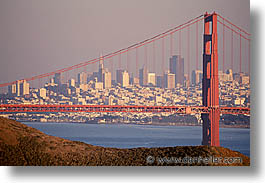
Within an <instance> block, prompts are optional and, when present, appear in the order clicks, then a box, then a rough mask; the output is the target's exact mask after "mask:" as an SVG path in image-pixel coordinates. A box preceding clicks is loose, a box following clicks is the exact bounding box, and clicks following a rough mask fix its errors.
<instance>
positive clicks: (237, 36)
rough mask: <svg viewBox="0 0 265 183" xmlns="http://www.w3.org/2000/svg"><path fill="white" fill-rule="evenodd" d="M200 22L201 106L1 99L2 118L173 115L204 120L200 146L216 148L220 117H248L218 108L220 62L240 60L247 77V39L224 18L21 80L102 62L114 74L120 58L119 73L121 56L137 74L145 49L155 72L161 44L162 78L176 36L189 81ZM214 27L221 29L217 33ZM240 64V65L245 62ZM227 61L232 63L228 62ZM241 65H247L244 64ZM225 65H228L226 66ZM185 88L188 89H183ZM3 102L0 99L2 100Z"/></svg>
mask: <svg viewBox="0 0 265 183" xmlns="http://www.w3.org/2000/svg"><path fill="white" fill-rule="evenodd" d="M200 22H203V27H204V33H203V41H202V43H203V45H202V46H203V54H202V57H203V58H202V60H203V62H202V70H203V77H202V106H189V105H185V106H138V105H123V106H120V105H59V104H34V105H33V104H6V103H5V102H4V101H5V99H4V98H2V100H1V104H0V112H1V113H5V112H124V113H126V112H128V113H134V112H137V113H163V112H167V113H177V114H198V113H199V114H201V117H202V120H203V139H202V144H203V145H211V146H219V145H220V142H219V120H220V114H246V115H250V108H249V107H244V106H239V107H231V106H220V104H219V101H220V95H219V78H218V75H219V72H218V71H219V66H220V65H219V63H218V56H220V55H222V64H221V65H222V67H221V68H222V70H223V71H225V67H226V68H231V69H232V70H233V69H234V67H235V61H237V60H239V71H238V72H239V73H243V67H242V65H243V66H244V68H245V71H244V72H246V73H248V74H249V75H250V42H251V38H250V36H251V35H250V34H249V33H248V32H247V31H245V30H243V29H242V28H240V27H239V26H237V25H235V24H233V23H232V22H231V21H229V20H228V19H226V18H224V17H223V16H221V15H219V14H217V13H215V12H214V13H212V14H208V13H205V14H203V15H200V16H198V17H196V18H194V19H191V20H189V21H187V22H185V23H184V24H181V25H179V26H176V27H174V28H172V29H170V30H167V31H165V32H163V33H161V34H158V35H156V36H154V37H152V38H149V39H146V40H144V41H141V42H138V43H136V44H133V45H131V46H128V47H126V48H123V49H120V50H118V51H115V52H112V53H109V54H106V55H103V56H101V57H99V58H95V59H91V60H88V61H86V62H82V63H79V64H76V65H73V66H71V67H67V68H63V69H59V70H56V71H53V72H49V73H45V74H40V75H37V76H33V77H29V78H25V79H23V80H25V81H28V82H30V81H31V82H33V81H36V80H38V81H40V79H42V78H49V77H50V76H53V75H54V74H56V73H67V72H70V71H72V70H77V69H80V68H86V67H87V66H89V65H91V64H94V63H97V62H100V60H102V59H103V60H104V62H109V64H110V67H111V68H112V70H113V58H116V57H117V58H118V65H119V68H121V56H122V55H124V54H125V53H126V54H127V66H126V67H127V70H129V68H130V63H132V60H134V61H135V68H136V71H137V70H138V67H139V50H140V49H141V48H143V52H144V57H143V58H144V59H143V60H144V62H145V65H146V66H147V65H148V64H147V62H148V51H147V50H148V48H149V50H150V49H152V50H153V55H152V60H153V63H152V65H153V67H155V66H156V63H155V61H156V59H157V58H156V57H157V55H156V52H158V49H157V47H158V43H160V44H161V45H160V48H161V50H160V54H161V60H162V64H161V70H162V72H164V70H165V60H166V56H165V54H166V53H165V52H166V49H165V47H166V45H165V39H166V38H169V45H168V47H169V55H170V56H173V55H174V52H175V50H174V43H175V42H174V41H173V37H174V36H176V34H177V33H178V35H177V36H178V43H177V44H175V47H176V48H178V55H180V56H181V55H182V51H183V50H184V49H185V50H186V57H185V58H186V61H185V64H186V65H187V67H186V68H187V73H188V74H187V80H189V77H190V66H191V63H190V62H191V47H192V46H193V47H194V45H195V52H196V54H194V55H195V61H196V64H195V66H196V69H197V70H198V68H199V57H200V55H199V52H200V51H199V44H201V43H199V42H198V40H199V39H198V38H199V35H198V23H200ZM218 25H220V26H219V27H218ZM220 27H222V33H221V36H222V48H221V50H222V52H220V51H219V52H218V50H219V48H218V41H219V39H218V36H219V35H220V30H219V31H218V28H220ZM192 28H195V39H194V40H195V44H193V45H192V46H191V29H192ZM225 30H226V31H230V32H231V34H230V38H231V39H230V42H229V43H226V41H225V40H226V39H225V36H226V34H225ZM184 31H186V41H185V48H183V42H184V39H183V32H184ZM235 40H239V50H238V52H239V59H238V58H237V59H235V57H236V56H235V54H234V45H235V44H236V43H235ZM226 44H229V49H230V59H226V58H227V54H226V50H227V48H226V47H225V46H226ZM243 44H245V48H247V51H246V50H245V51H244V50H243V51H242V47H243ZM133 53H134V54H135V58H134V59H132V54H133ZM243 53H244V54H246V53H247V58H246V57H245V56H243ZM243 58H244V59H243ZM228 60H229V61H230V62H228ZM243 60H245V61H246V62H247V63H243ZM226 62H228V63H226ZM179 69H180V68H179ZM176 72H177V73H176V74H179V73H181V70H178V71H176ZM17 82H18V81H13V82H7V83H2V84H0V88H2V89H3V88H5V87H8V86H11V85H13V84H16V83H17ZM187 88H189V86H188V87H187ZM2 96H4V95H2Z"/></svg>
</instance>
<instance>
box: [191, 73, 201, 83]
mask: <svg viewBox="0 0 265 183" xmlns="http://www.w3.org/2000/svg"><path fill="white" fill-rule="evenodd" d="M201 82H202V71H201V70H193V71H192V73H191V83H192V84H193V85H198V84H199V83H201Z"/></svg>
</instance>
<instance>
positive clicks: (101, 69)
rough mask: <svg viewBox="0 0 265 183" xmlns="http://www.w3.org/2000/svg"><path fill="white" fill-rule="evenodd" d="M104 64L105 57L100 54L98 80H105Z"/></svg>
mask: <svg viewBox="0 0 265 183" xmlns="http://www.w3.org/2000/svg"><path fill="white" fill-rule="evenodd" d="M104 72H105V70H104V64H103V57H102V55H100V58H99V68H98V82H103V74H104Z"/></svg>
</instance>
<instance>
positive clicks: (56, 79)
mask: <svg viewBox="0 0 265 183" xmlns="http://www.w3.org/2000/svg"><path fill="white" fill-rule="evenodd" d="M54 83H55V84H57V85H58V86H60V85H61V84H62V76H61V73H55V74H54Z"/></svg>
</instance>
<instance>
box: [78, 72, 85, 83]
mask: <svg viewBox="0 0 265 183" xmlns="http://www.w3.org/2000/svg"><path fill="white" fill-rule="evenodd" d="M77 79H78V84H79V85H81V84H87V74H86V73H85V72H81V73H79V74H78V77H77Z"/></svg>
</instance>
